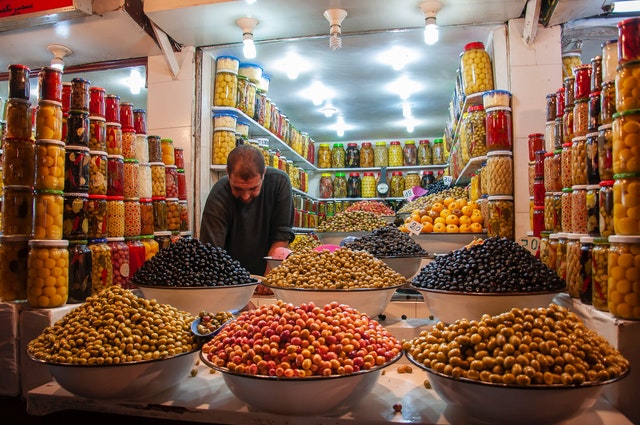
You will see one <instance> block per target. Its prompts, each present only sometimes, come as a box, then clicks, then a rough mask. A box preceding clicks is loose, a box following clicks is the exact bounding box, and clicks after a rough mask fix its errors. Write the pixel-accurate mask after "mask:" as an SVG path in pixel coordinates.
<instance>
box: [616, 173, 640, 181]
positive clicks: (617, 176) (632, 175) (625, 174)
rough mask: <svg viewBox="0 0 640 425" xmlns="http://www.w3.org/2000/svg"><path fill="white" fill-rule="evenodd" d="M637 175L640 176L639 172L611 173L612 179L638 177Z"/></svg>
mask: <svg viewBox="0 0 640 425" xmlns="http://www.w3.org/2000/svg"><path fill="white" fill-rule="evenodd" d="M638 177H640V173H619V174H614V175H613V179H614V180H620V179H634V178H638Z"/></svg>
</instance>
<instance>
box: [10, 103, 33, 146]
mask: <svg viewBox="0 0 640 425" xmlns="http://www.w3.org/2000/svg"><path fill="white" fill-rule="evenodd" d="M4 107H5V115H4V117H5V121H6V123H7V125H6V127H5V137H6V138H7V139H30V138H31V134H32V132H33V130H32V127H31V123H32V110H31V102H29V101H28V100H27V99H18V98H9V99H7V101H6V102H5V105H4Z"/></svg>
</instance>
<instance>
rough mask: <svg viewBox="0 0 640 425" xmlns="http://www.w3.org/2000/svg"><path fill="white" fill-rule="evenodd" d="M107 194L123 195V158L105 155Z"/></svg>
mask: <svg viewBox="0 0 640 425" xmlns="http://www.w3.org/2000/svg"><path fill="white" fill-rule="evenodd" d="M107 196H124V158H123V157H122V155H107Z"/></svg>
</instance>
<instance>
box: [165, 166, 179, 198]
mask: <svg viewBox="0 0 640 425" xmlns="http://www.w3.org/2000/svg"><path fill="white" fill-rule="evenodd" d="M164 172H165V174H164V180H165V192H166V196H167V198H177V197H178V168H177V167H176V166H175V165H165V166H164Z"/></svg>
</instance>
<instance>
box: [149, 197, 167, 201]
mask: <svg viewBox="0 0 640 425" xmlns="http://www.w3.org/2000/svg"><path fill="white" fill-rule="evenodd" d="M166 199H167V197H166V196H152V197H151V201H153V202H156V201H165V200H166Z"/></svg>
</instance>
